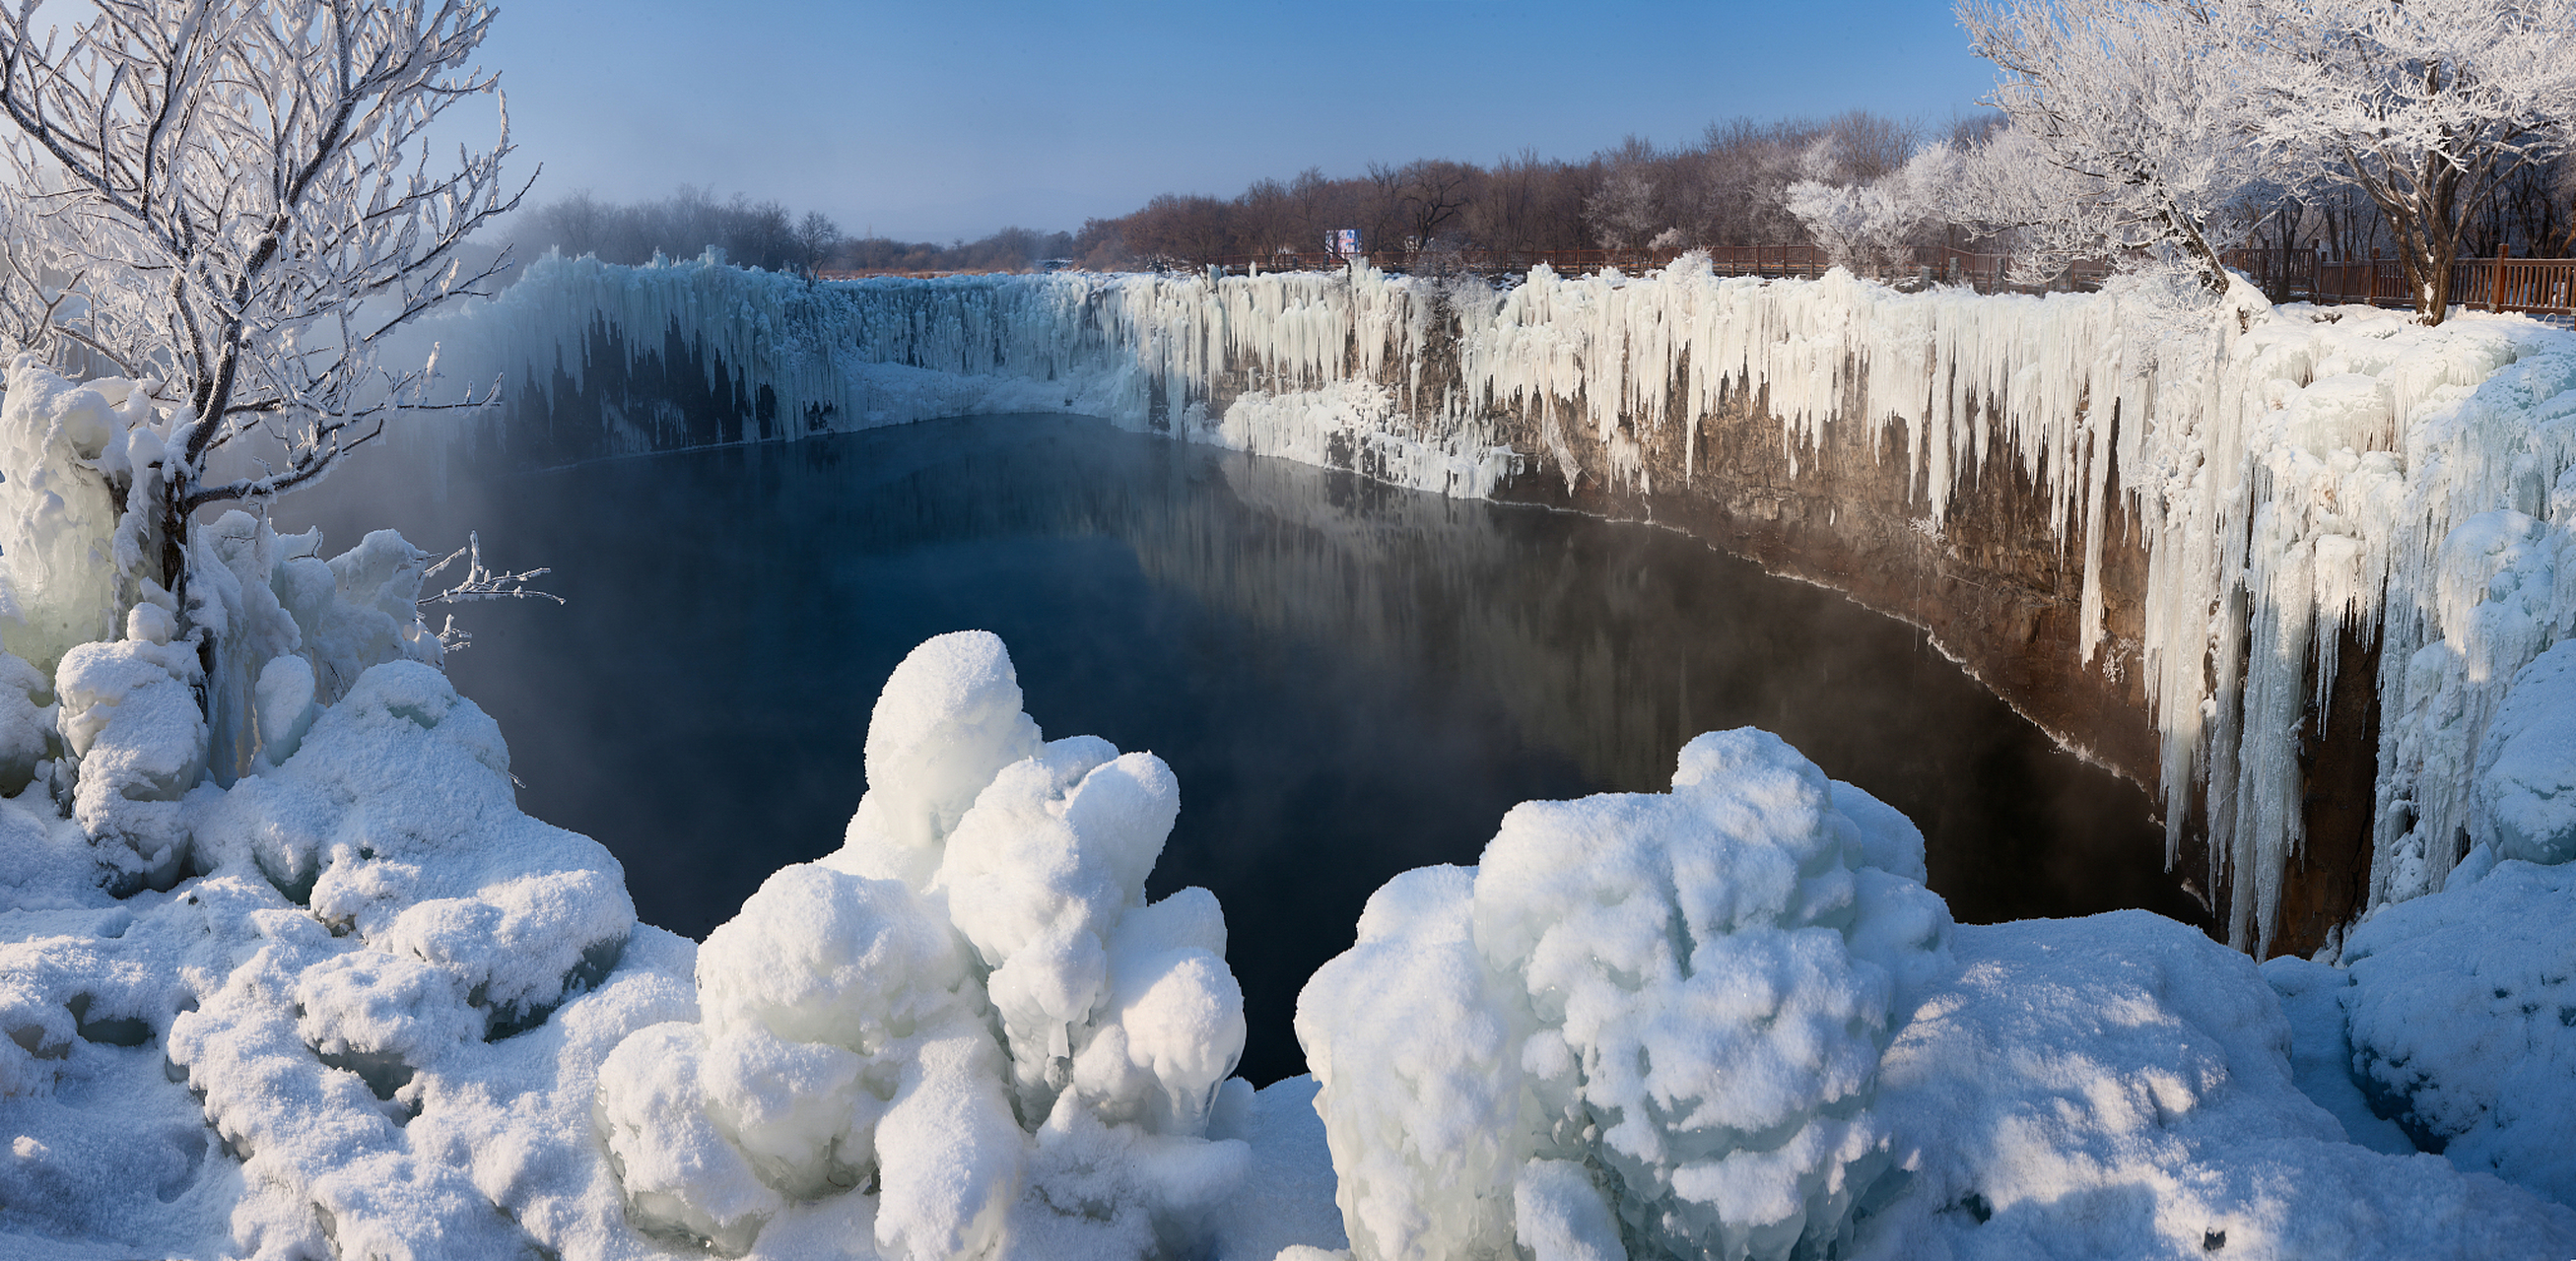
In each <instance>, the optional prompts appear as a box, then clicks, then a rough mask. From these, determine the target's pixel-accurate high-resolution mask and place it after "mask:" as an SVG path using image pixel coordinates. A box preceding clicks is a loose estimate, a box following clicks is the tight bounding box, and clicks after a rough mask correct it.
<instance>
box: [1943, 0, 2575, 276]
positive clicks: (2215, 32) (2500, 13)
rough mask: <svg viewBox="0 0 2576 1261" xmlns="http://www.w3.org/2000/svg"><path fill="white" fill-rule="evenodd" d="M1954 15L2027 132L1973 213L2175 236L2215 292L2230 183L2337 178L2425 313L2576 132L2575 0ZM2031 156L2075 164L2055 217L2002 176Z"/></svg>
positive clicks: (2005, 154) (2038, 0)
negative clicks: (2527, 181) (2525, 173)
mask: <svg viewBox="0 0 2576 1261" xmlns="http://www.w3.org/2000/svg"><path fill="white" fill-rule="evenodd" d="M1959 17H1960V20H1961V22H1963V23H1964V24H1965V25H1966V26H1967V27H1968V30H1969V33H1970V35H1971V38H1972V41H1973V44H1974V46H1975V48H1976V50H1977V51H1978V53H1980V54H1981V55H1983V56H1985V57H1986V58H1987V59H1989V60H1991V61H1993V62H1994V63H1995V64H1996V66H1997V67H1999V68H2000V69H2001V70H2002V72H2003V77H2002V80H2001V82H2000V83H1998V84H1997V86H1996V90H1995V96H1994V98H1993V103H1994V104H1995V105H1996V106H1997V107H1998V108H2000V109H2002V110H2003V111H2004V112H2005V113H2006V114H2007V115H2008V116H2010V118H2011V120H2012V123H2013V126H2014V128H2015V129H2016V130H2018V131H2020V132H2021V133H2023V134H2024V135H2026V136H2027V137H2028V138H2029V139H2030V140H2031V141H2035V142H2037V146H2038V148H2037V149H2036V150H2033V149H2031V148H2029V147H2028V146H2027V145H2024V144H2021V143H2020V142H2014V143H2013V144H2011V145H2006V144H2003V143H2001V142H1998V144H1997V145H1996V146H1994V148H1993V151H1992V153H1991V154H1990V155H1989V156H1991V157H1994V158H1997V159H2001V160H2004V161H2003V162H2000V163H1998V164H1997V165H1995V166H1994V167H1993V168H1992V173H1993V174H1994V175H1995V176H1996V177H1997V178H1996V179H1995V180H1993V181H1989V187H1990V188H1993V189H1994V190H1995V191H1996V192H1998V193H1999V194H2000V196H2001V198H2002V202H2003V206H2002V208H2000V209H1999V208H1998V207H1997V206H1996V205H1994V204H1988V203H1978V202H1974V201H1971V202H1970V203H1968V204H1969V205H1970V206H1971V208H1972V210H1973V212H1974V213H1977V214H1978V215H1980V216H1981V217H1983V218H1985V219H1987V220H1989V221H1995V222H2013V221H2014V220H2015V218H2016V215H2019V216H2022V217H2025V218H2028V219H2031V220H2032V222H2030V223H2027V224H2020V225H2018V226H2025V227H2027V228H2030V229H2031V230H2033V231H2035V232H2036V233H2037V235H2039V236H2040V237H2042V238H2045V239H2047V240H2048V241H2049V242H2050V245H2051V247H2052V248H2055V247H2059V246H2063V245H2067V244H2070V243H2075V242H2080V241H2081V240H2083V239H2085V238H2094V239H2096V240H2098V243H2099V247H2100V248H2107V249H2111V250H2115V251H2116V250H2122V249H2139V248H2145V249H2150V250H2170V251H2174V252H2177V253H2179V254H2180V255H2181V256H2182V257H2183V258H2184V259H2185V260H2186V261H2188V262H2189V263H2191V264H2192V265H2193V267H2194V269H2195V270H2196V271H2198V272H2199V274H2200V277H2201V280H2202V282H2203V283H2204V284H2205V285H2207V286H2208V287H2210V288H2211V289H2212V290H2216V289H2219V288H2223V287H2224V285H2225V273H2224V270H2223V268H2222V267H2221V266H2220V264H2219V260H2218V249H2219V248H2220V247H2222V246H2223V245H2225V244H2229V243H2232V242H2231V238H2232V236H2233V235H2235V234H2236V233H2238V232H2242V231H2244V230H2246V229H2248V228H2250V226H2251V225H2250V224H2248V223H2244V222H2241V221H2240V222H2235V223H2230V222H2229V218H2228V214H2227V211H2228V208H2229V206H2230V205H2231V203H2235V204H2238V205H2242V204H2243V198H2242V197H2241V196H2240V194H2241V193H2242V192H2243V191H2244V190H2246V189H2248V188H2249V187H2251V186H2253V185H2256V184H2258V183H2263V182H2270V183H2273V184H2276V185H2278V186H2280V189H2281V190H2283V191H2301V190H2316V189H2331V188H2334V187H2336V186H2349V187H2354V188H2358V189H2359V190H2360V191H2361V192H2362V193H2364V194H2366V195H2367V196H2368V197H2369V198H2370V200H2371V202H2372V203H2373V204H2374V205H2376V206H2377V208H2378V210H2379V213H2380V216H2381V218H2382V219H2383V220H2384V222H2385V223H2386V225H2387V228H2388V230H2389V233H2390V236H2391V239H2392V240H2393V241H2394V243H2395V245H2396V247H2397V256H2398V260H2399V262H2400V263H2401V265H2402V266H2403V267H2404V268H2405V271H2406V276H2407V283H2408V286H2409V289H2410V291H2411V295H2412V297H2413V299H2414V302H2415V306H2416V309H2417V310H2418V311H2420V312H2422V314H2423V317H2424V319H2425V320H2426V322H2428V323H2439V322H2440V321H2441V319H2442V318H2443V316H2444V314H2445V313H2446V312H2447V310H2448V308H2449V306H2450V304H2451V302H2452V301H2453V298H2454V295H2453V294H2452V293H2451V286H2452V283H2453V279H2454V275H2453V264H2454V263H2455V262H2456V261H2457V260H2458V258H2459V256H2460V245H2461V240H2462V238H2463V236H2464V235H2466V234H2467V233H2468V232H2469V231H2470V228H2471V224H2472V221H2473V219H2474V217H2475V216H2476V215H2477V214H2478V213H2479V212H2480V211H2481V210H2482V209H2483V208H2484V206H2485V205H2486V203H2487V202H2488V201H2489V199H2491V198H2492V197H2493V196H2495V195H2496V193H2497V191H2498V189H2499V188H2500V187H2501V186H2502V185H2503V183H2504V182H2505V181H2506V180H2508V179H2510V178H2511V177H2512V176H2513V175H2515V174H2516V173H2517V172H2519V171H2521V170H2523V169H2524V168H2526V167H2528V166H2530V165H2532V164H2534V163H2542V162H2547V161H2549V160H2550V159H2552V158H2554V157H2555V156H2557V155H2558V154H2560V153H2563V152H2566V151H2567V150H2568V149H2569V147H2570V146H2571V144H2576V0H2182V2H2163V0H1962V3H1961V5H1960V7H1959ZM2034 156H2039V157H2043V158H2044V160H2045V161H2046V162H2047V163H2048V164H2049V165H2051V166H2054V167H2056V168H2057V169H2059V170H2061V171H2064V172H2066V173H2067V174H2068V175H2070V176H2072V177H2074V182H2073V183H2072V184H2065V185H2062V186H2061V187H2059V188H2057V189H2056V190H2055V191H2054V192H2053V193H2052V194H2051V195H2052V196H2053V197H2054V198H2055V200H2057V201H2058V202H2059V203H2061V209H2060V210H2059V211H2058V212H2057V213H2056V215H2055V222H2054V223H2053V224H2052V223H2050V222H2049V220H2050V215H2049V214H2048V213H2047V212H2048V208H2047V206H2045V205H2044V204H2041V203H2039V202H2038V201H2037V200H2036V199H2035V198H2034V197H2033V196H2031V195H2028V194H2025V193H2023V192H2021V191H2019V190H2016V189H2013V188H2012V187H2010V186H2009V183H2008V179H2007V177H2008V176H2009V174H2010V170H2011V168H2010V165H2009V164H2010V162H2012V161H2023V160H2026V159H2028V158H2031V157H2034ZM2023 169H2024V170H2025V171H2027V169H2028V168H2027V167H2026V166H2025V167H2024V168H2023ZM2055 178H2056V177H2054V176H2050V175H2046V174H2044V173H2042V174H2039V175H2038V176H2037V177H2036V178H2034V179H2033V180H2032V181H2031V182H2032V184H2033V187H2034V190H2036V189H2037V188H2039V187H2040V186H2041V185H2042V184H2044V183H2045V182H2047V181H2050V180H2054V179H2055ZM2274 200H2278V196H2277V194H2276V195H2275V197H2274ZM2079 248H2080V246H2079Z"/></svg>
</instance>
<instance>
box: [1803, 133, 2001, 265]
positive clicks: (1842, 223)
mask: <svg viewBox="0 0 2576 1261" xmlns="http://www.w3.org/2000/svg"><path fill="white" fill-rule="evenodd" d="M1827 143H1830V142H1827ZM1960 162H1961V151H1960V150H1958V149H1956V148H1953V147H1952V146H1950V145H1947V144H1939V145H1933V146H1930V147H1928V148H1926V149H1924V150H1922V151H1921V152H1919V153H1916V154H1915V155H1914V156H1913V157H1911V158H1908V159H1906V161H1905V164H1904V165H1902V166H1899V167H1897V168H1896V169H1895V170H1893V171H1889V172H1886V173H1885V174H1882V175H1880V176H1878V177H1877V178H1875V179H1868V178H1863V179H1858V180H1853V181H1851V182H1848V183H1840V182H1827V181H1826V180H1823V179H1805V180H1800V181H1798V182H1797V183H1794V184H1791V185H1790V186H1789V187H1788V189H1787V190H1786V194H1785V199H1784V204H1785V205H1786V206H1787V207H1788V210H1789V213H1791V214H1793V215H1795V216H1797V218H1798V221H1799V222H1801V223H1803V224H1805V225H1806V227H1807V231H1808V233H1809V234H1810V235H1812V236H1813V237H1814V238H1815V241H1816V243H1817V244H1818V245H1821V246H1823V247H1825V248H1826V249H1827V250H1828V251H1830V252H1831V253H1832V255H1833V259H1834V261H1835V262H1836V263H1839V264H1841V265H1843V266H1845V267H1850V268H1853V269H1855V270H1878V269H1881V268H1886V267H1892V266H1902V265H1904V264H1905V262H1906V261H1907V259H1908V257H1909V255H1910V253H1911V247H1912V246H1913V245H1914V244H1915V243H1916V242H1917V240H1918V239H1919V238H1921V237H1922V236H1923V235H1924V234H1925V233H1926V232H1927V230H1929V229H1930V228H1931V227H1932V226H1933V225H1936V224H1940V223H1943V222H1945V221H1946V216H1947V215H1948V213H1949V211H1950V205H1951V202H1952V200H1953V198H1954V197H1955V196H1956V193H1957V189H1958V181H1959V166H1960ZM1813 165H1814V167H1815V168H1816V169H1819V170H1824V169H1828V164H1826V163H1822V162H1819V163H1815V164H1813Z"/></svg>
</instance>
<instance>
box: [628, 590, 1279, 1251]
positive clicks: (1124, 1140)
mask: <svg viewBox="0 0 2576 1261" xmlns="http://www.w3.org/2000/svg"><path fill="white" fill-rule="evenodd" d="M867 770H868V783H869V790H868V793H867V796H866V797H865V798H864V799H862V801H861V803H860V805H859V808H858V811H857V813H856V814H855V815H854V816H853V817H852V819H851V823H850V828H849V833H848V837H847V840H846V843H845V845H844V847H843V848H842V849H841V850H840V851H839V852H837V853H835V854H833V855H831V856H830V857H828V858H826V859H825V860H824V861H823V862H821V863H810V864H798V865H795V866H791V867H788V868H786V869H784V870H782V871H780V872H779V873H777V874H776V875H774V876H772V877H770V879H769V881H768V882H767V883H765V884H763V885H762V886H761V889H760V891H759V892H758V893H757V894H755V895H754V896H753V897H752V898H751V900H750V901H748V902H746V903H745V904H744V905H743V909H742V913H741V914H740V915H738V916H736V917H735V918H734V919H733V920H731V921H730V922H728V923H726V924H725V925H723V926H722V927H720V928H718V929H717V930H716V931H715V932H714V933H713V934H711V935H709V937H708V938H707V942H706V945H705V947H704V948H703V949H702V950H701V951H700V952H699V955H698V973H697V983H698V1006H699V1010H700V1017H699V1019H698V1020H697V1021H696V1022H693V1023H686V1024H673V1025H662V1026H656V1027H654V1028H652V1029H647V1030H644V1031H642V1032H640V1033H638V1034H637V1035H635V1036H634V1037H633V1038H631V1039H629V1040H628V1041H627V1042H626V1043H625V1044H624V1045H622V1046H620V1047H619V1048H618V1050H617V1052H616V1053H615V1055H613V1056H612V1057H611V1058H610V1060H609V1062H608V1065H607V1067H606V1068H605V1070H604V1071H603V1074H602V1077H601V1084H600V1096H599V1120H600V1125H601V1128H602V1131H603V1133H604V1134H605V1136H606V1140H607V1143H608V1146H609V1149H610V1150H611V1151H612V1152H614V1153H615V1155H616V1158H617V1166H618V1169H619V1177H620V1179H621V1181H622V1183H623V1185H624V1187H625V1191H626V1197H627V1203H628V1208H629V1213H630V1219H631V1220H632V1221H634V1222H635V1224H636V1225H638V1226H639V1227H640V1228H643V1229H645V1230H648V1231H651V1232H654V1233H657V1234H661V1235H664V1236H666V1237H674V1238H679V1239H683V1240H687V1241H691V1242H694V1243H696V1244H698V1245H700V1246H704V1247H708V1248H712V1249H714V1250H715V1251H717V1252H719V1253H722V1254H725V1255H741V1254H743V1253H745V1252H747V1251H750V1250H752V1249H754V1248H755V1247H757V1248H760V1249H761V1250H762V1251H763V1252H764V1253H770V1252H772V1250H775V1252H774V1254H775V1255H782V1256H788V1255H797V1254H796V1252H795V1250H794V1248H793V1247H792V1246H791V1245H790V1244H785V1243H782V1242H780V1240H781V1238H782V1237H784V1238H785V1239H787V1240H795V1239H801V1238H805V1237H806V1236H807V1235H809V1234H810V1233H811V1232H813V1231H816V1230H818V1229H820V1228H821V1226H820V1223H821V1222H823V1221H825V1220H832V1221H840V1220H844V1219H850V1220H855V1219H857V1218H864V1219H866V1220H867V1221H869V1222H870V1223H871V1225H870V1232H871V1236H872V1238H873V1239H874V1241H875V1246H876V1248H877V1249H878V1250H879V1252H880V1253H881V1254H882V1255H885V1256H887V1257H893V1258H913V1259H919V1261H928V1259H929V1258H938V1257H959V1256H981V1255H986V1254H988V1253H992V1252H994V1251H996V1250H1000V1251H1003V1252H1006V1253H1007V1254H1009V1255H1015V1256H1029V1257H1038V1256H1046V1257H1060V1256H1082V1255H1100V1256H1138V1255H1144V1254H1147V1253H1150V1252H1153V1251H1155V1250H1157V1249H1160V1248H1167V1247H1182V1248H1190V1249H1197V1248H1201V1247H1204V1246H1206V1245H1207V1244H1208V1242H1209V1241H1210V1240H1211V1239H1213V1238H1214V1237H1215V1233H1216V1230H1217V1227H1216V1224H1215V1222H1214V1220H1213V1218H1214V1215H1215V1211H1216V1210H1217V1209H1218V1208H1219V1207H1220V1205H1221V1203H1222V1201H1223V1200H1224V1198H1225V1197H1227V1196H1229V1195H1231V1194H1233V1193H1234V1192H1235V1191H1236V1189H1237V1188H1238V1187H1239V1186H1240V1185H1241V1183H1242V1179H1243V1177H1244V1175H1245V1173H1246V1171H1247V1170H1248V1169H1249V1168H1250V1167H1251V1164H1252V1161H1253V1152H1252V1148H1251V1146H1250V1145H1249V1144H1248V1143H1247V1142H1245V1141H1244V1140H1243V1139H1242V1138H1236V1137H1227V1136H1225V1133H1224V1132H1241V1131H1243V1130H1245V1129H1246V1128H1247V1127H1248V1126H1249V1125H1251V1124H1254V1123H1255V1122H1253V1120H1252V1119H1251V1118H1246V1117H1244V1116H1243V1115H1242V1114H1243V1113H1244V1112H1245V1111H1246V1110H1247V1105H1246V1104H1244V1103H1243V1102H1241V1101H1240V1100H1238V1101H1237V1102H1236V1103H1234V1104H1233V1105H1232V1107H1231V1109H1230V1112H1229V1117H1230V1119H1229V1120H1228V1122H1227V1124H1226V1125H1225V1126H1223V1127H1221V1131H1223V1132H1221V1133H1220V1134H1219V1135H1218V1136H1216V1137H1211V1136H1210V1127H1211V1123H1212V1122H1213V1121H1214V1120H1215V1119H1216V1118H1217V1115H1218V1113H1219V1112H1220V1108H1219V1107H1218V1104H1219V1101H1220V1099H1221V1097H1222V1096H1221V1091H1220V1087H1221V1086H1223V1085H1224V1083H1225V1081H1226V1078H1227V1077H1228V1076H1229V1075H1230V1074H1231V1073H1232V1071H1233V1068H1234V1062H1235V1059H1236V1058H1237V1056H1239V1055H1240V1054H1241V1052H1242V1049H1243V1036H1244V1024H1243V996H1242V993H1241V991H1240V990H1239V989H1238V988H1237V987H1236V985H1235V982H1234V977H1233V974H1232V973H1231V972H1229V971H1228V970H1227V969H1226V966H1225V961H1224V953H1225V921H1224V917H1223V915H1222V914H1221V913H1220V911H1219V909H1218V907H1217V904H1216V899H1215V898H1214V897H1212V896H1210V895H1209V894H1208V893H1207V892H1206V891H1205V890H1201V889H1186V890H1183V891H1181V892H1179V893H1176V894H1173V895H1172V896H1170V897H1167V898H1165V899H1163V900H1162V901H1160V902H1154V903H1148V902H1146V900H1145V897H1144V885H1145V878H1146V876H1147V875H1148V874H1149V873H1150V872H1151V871H1152V869H1153V865H1154V860H1155V858H1156V856H1157V855H1158V854H1160V853H1161V851H1162V847H1163V840H1164V837H1165V835H1166V834H1167V833H1168V832H1169V831H1170V830H1171V826H1172V820H1173V818H1174V816H1175V814H1176V813H1177V812H1178V810H1179V806H1180V798H1179V789H1178V785H1177V784H1176V783H1175V782H1174V780H1173V778H1172V773H1171V770H1170V769H1169V768H1168V767H1166V766H1164V765H1163V763H1162V761H1161V759H1159V758H1156V757H1154V756H1153V755H1151V754H1146V753H1130V754H1124V755H1121V754H1120V753H1119V752H1118V751H1117V750H1116V749H1115V748H1113V747H1111V746H1110V745H1109V743H1108V742H1107V741H1104V740H1100V739H1098V738H1096V737H1090V736H1077V737H1073V738H1071V739H1065V740H1058V741H1054V742H1052V743H1042V742H1041V738H1040V735H1039V731H1038V728H1037V724H1036V723H1034V722H1033V721H1031V720H1030V719H1029V717H1028V716H1027V715H1026V714H1023V713H1021V712H1020V689H1019V683H1018V680H1017V678H1016V677H1015V676H1014V674H1013V672H1012V669H1011V661H1010V656H1009V654H1008V653H1007V652H1006V651H1005V650H1004V649H1003V647H1002V643H1001V641H1000V640H999V639H997V638H995V637H993V636H992V635H989V634H985V633H982V632H957V633H954V634H949V635H942V636H938V637H936V638H933V639H931V640H929V641H927V642H926V643H924V644H922V646H921V647H919V648H917V649H915V650H914V651H913V653H912V655H911V656H909V657H907V658H906V659H905V660H904V662H903V664H902V665H901V666H899V667H897V668H896V670H895V672H894V674H893V676H892V677H891V678H889V679H888V680H887V682H886V686H885V689H884V692H883V693H882V695H881V696H880V697H879V698H878V701H877V705H876V710H875V714H874V717H873V718H872V720H871V723H870V726H869V731H868V740H867ZM1247 1093H1248V1092H1247ZM1252 1110H1253V1111H1255V1112H1257V1111H1258V1109H1257V1108H1253V1109H1252ZM844 1200H846V1201H855V1202H858V1206H857V1207H852V1206H851V1205H848V1204H845V1203H842V1202H841V1201H844ZM1255 1237H1259V1236H1258V1235H1257V1234H1256V1236H1255ZM1283 1242H1284V1241H1283Z"/></svg>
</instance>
